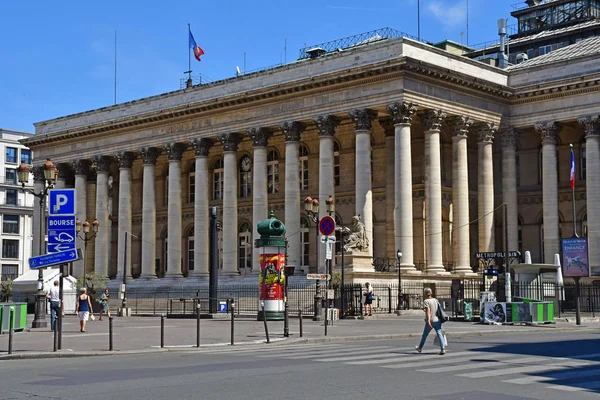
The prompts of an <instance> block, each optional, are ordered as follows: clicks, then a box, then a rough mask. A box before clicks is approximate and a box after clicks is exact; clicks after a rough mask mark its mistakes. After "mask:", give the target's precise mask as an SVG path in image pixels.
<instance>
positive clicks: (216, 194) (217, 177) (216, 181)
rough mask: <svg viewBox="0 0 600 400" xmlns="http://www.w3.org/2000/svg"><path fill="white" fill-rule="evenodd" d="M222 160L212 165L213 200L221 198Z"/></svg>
mask: <svg viewBox="0 0 600 400" xmlns="http://www.w3.org/2000/svg"><path fill="white" fill-rule="evenodd" d="M223 171H224V168H223V158H219V159H218V160H217V161H215V163H214V164H213V200H220V199H222V198H223Z"/></svg>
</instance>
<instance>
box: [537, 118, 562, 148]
mask: <svg viewBox="0 0 600 400" xmlns="http://www.w3.org/2000/svg"><path fill="white" fill-rule="evenodd" d="M560 129H561V124H560V123H559V122H556V121H551V122H542V123H539V124H535V130H536V131H538V133H539V134H540V135H541V136H542V144H556V141H557V138H558V132H559V131H560Z"/></svg>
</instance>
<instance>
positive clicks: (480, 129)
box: [75, 102, 600, 277]
mask: <svg viewBox="0 0 600 400" xmlns="http://www.w3.org/2000/svg"><path fill="white" fill-rule="evenodd" d="M387 111H388V114H389V116H390V117H391V122H392V123H393V127H394V130H393V131H394V159H395V160H394V184H393V187H394V194H393V196H394V202H393V203H394V214H393V218H394V237H395V247H396V248H397V249H400V250H401V251H402V252H403V257H402V263H401V269H402V271H403V272H406V273H414V274H417V273H419V271H417V270H416V268H415V265H414V252H413V248H414V239H413V189H412V185H413V177H412V158H411V153H412V150H411V144H412V140H411V126H412V122H413V121H412V120H413V117H414V116H415V115H416V112H417V106H416V105H415V104H411V103H407V102H398V103H393V104H390V105H389V106H388V107H387ZM348 116H349V118H350V119H351V120H352V121H353V123H354V127H355V135H356V137H355V140H356V142H355V143H356V155H355V173H356V181H355V196H356V197H355V213H356V214H359V215H360V216H361V218H362V220H363V222H364V224H365V228H366V232H367V236H368V239H369V243H370V246H369V254H370V255H372V254H373V204H372V201H373V200H372V186H371V140H370V138H371V129H372V121H373V120H374V119H375V118H376V117H377V113H376V112H374V111H372V110H370V109H356V110H353V111H351V112H350V113H349V114H348ZM444 121H447V122H449V123H450V124H451V126H452V129H453V145H452V154H453V177H452V197H453V201H452V202H453V226H454V227H453V232H452V238H453V243H452V245H453V254H454V255H453V258H454V260H455V269H454V272H456V273H459V274H465V275H468V274H470V273H472V270H471V267H470V259H471V249H470V243H469V242H470V240H469V236H470V235H469V225H470V221H471V218H470V215H469V186H468V164H467V158H468V157H467V137H468V135H469V133H476V134H477V135H478V196H479V198H478V212H477V217H478V219H479V220H478V227H479V246H478V249H477V251H493V250H495V243H494V228H493V226H494V224H493V219H494V217H493V212H494V188H493V159H492V140H493V137H494V134H495V133H496V130H497V127H496V126H494V125H493V124H490V123H483V122H477V123H475V121H473V120H472V119H471V118H470V117H468V116H452V117H447V115H446V113H445V112H444V111H442V110H432V109H429V110H425V112H424V113H423V115H422V125H423V130H424V134H425V141H424V144H425V203H426V206H425V210H426V218H425V235H426V257H425V258H426V259H427V264H428V265H427V271H428V273H433V274H436V273H437V274H445V273H447V272H446V270H445V268H444V266H443V263H442V250H443V249H442V231H443V225H442V184H441V165H440V160H441V157H440V149H441V147H440V146H441V144H440V130H441V126H442V123H443V122H444ZM313 123H314V125H315V126H316V128H317V131H318V134H319V139H320V141H319V142H320V144H319V201H320V203H321V204H325V200H326V199H327V198H328V197H329V196H335V193H334V191H335V182H334V154H333V153H334V152H333V148H334V137H335V130H336V128H337V126H338V125H339V123H340V119H339V118H337V117H335V116H329V115H328V116H320V117H318V118H316V119H314V120H313ZM305 128H306V125H305V124H303V123H301V122H298V121H289V122H284V123H282V124H281V125H280V126H279V129H280V130H281V131H282V132H283V134H284V138H285V151H286V154H285V216H284V222H285V224H286V227H287V232H288V239H289V249H288V262H289V264H290V265H296V266H298V265H300V263H301V237H300V236H301V235H300V230H301V226H300V218H301V199H300V187H299V175H298V174H299V142H300V138H301V135H302V133H303V131H304V130H305ZM247 134H248V136H249V137H250V138H251V139H252V141H253V144H254V148H253V151H254V154H253V163H254V165H253V226H254V237H257V232H256V225H257V224H258V222H260V221H261V220H263V219H265V218H267V215H268V211H267V207H268V191H267V179H266V177H267V145H268V140H269V138H270V137H271V136H272V134H273V130H270V129H268V128H263V127H257V128H251V129H249V130H248V132H247ZM217 138H218V140H219V141H220V142H221V144H222V145H223V153H224V154H223V160H224V182H225V183H224V191H223V204H222V209H223V220H222V222H223V260H222V261H223V272H224V273H225V274H237V263H238V254H237V252H238V232H237V230H238V207H237V199H238V193H237V190H238V182H237V180H238V167H237V154H236V153H237V149H238V144H239V143H240V141H241V140H242V138H243V135H242V134H240V133H226V134H220V135H218V137H217ZM501 138H502V145H503V147H502V148H503V150H502V163H503V178H502V186H503V201H504V202H505V203H507V204H508V213H509V248H511V249H516V247H517V225H518V222H517V200H516V194H517V192H516V170H515V164H516V162H515V157H516V151H515V146H516V139H517V135H516V133H515V131H514V130H512V129H506V130H505V131H504V133H503V135H502V136H501ZM595 138H597V137H595ZM213 143H214V142H213V140H211V139H209V138H197V139H193V140H191V141H190V142H189V143H179V142H178V143H170V144H167V145H166V146H164V148H158V147H144V148H141V149H139V150H137V151H124V152H120V153H118V154H114V155H113V156H104V155H103V156H97V157H94V158H93V160H92V161H93V163H94V164H95V166H96V171H97V190H96V193H95V195H96V218H97V219H98V221H99V222H100V224H101V226H105V227H106V226H108V222H109V221H108V218H109V215H108V195H109V193H108V180H109V165H110V163H111V161H112V160H116V162H117V163H118V165H119V207H118V226H119V229H118V239H117V243H118V245H117V246H118V251H117V274H118V276H122V274H123V270H124V266H125V265H127V266H130V265H131V251H129V252H128V253H127V260H125V258H124V257H125V233H126V232H127V233H129V234H131V230H132V205H131V204H132V201H131V199H132V181H131V180H132V176H131V167H132V164H133V161H134V159H135V158H136V157H137V156H138V155H139V156H140V157H141V158H142V160H143V187H142V232H144V237H143V238H140V240H141V246H142V248H141V266H142V270H141V274H142V277H155V276H156V275H155V264H154V260H155V258H156V234H155V232H156V198H155V193H156V187H155V165H156V161H157V157H158V156H159V155H160V154H161V153H162V152H163V151H164V152H166V154H167V155H168V160H169V161H168V162H169V167H168V168H169V186H168V196H169V202H168V232H169V235H168V238H167V242H168V243H167V265H168V271H167V272H166V275H167V276H174V277H175V276H181V275H182V259H183V252H184V249H183V243H182V203H181V160H182V156H183V153H184V151H186V150H187V149H188V147H189V146H191V147H192V148H193V150H194V154H195V171H196V173H195V204H194V237H195V245H194V263H195V266H194V270H193V271H190V275H192V276H193V275H203V274H207V273H208V270H209V244H208V240H207V238H208V231H209V229H208V227H209V193H210V192H211V191H210V185H209V166H208V160H207V158H208V153H209V149H210V148H211V146H212V145H213ZM545 146H546V144H545ZM596 147H598V144H597V140H596ZM590 150H591V149H589V148H588V151H590ZM544 151H546V150H545V147H544ZM591 151H593V150H591ZM591 151H590V153H591ZM590 158H592V157H590V156H588V160H589V159H590ZM544 161H545V162H546V159H544ZM548 162H549V163H550V162H551V160H549V161H548ZM594 162H596V161H594ZM550 169H551V168H550ZM545 170H546V169H545ZM544 181H546V179H544ZM85 182H86V181H85V174H84V173H83V170H82V171H80V172H79V171H78V170H76V171H75V187H76V189H77V196H78V198H81V199H83V201H78V204H83V206H82V207H83V208H82V209H80V208H79V206H78V210H77V215H78V217H79V219H80V220H84V219H86V216H85V196H86V191H85V187H86V186H85ZM549 185H550V184H549ZM548 190H550V188H547V187H546V186H544V193H546V192H547V191H548ZM597 191H598V199H600V186H599V187H598V190H597ZM555 193H556V192H555ZM388 195H391V194H388ZM78 200H79V199H78ZM320 209H321V215H320V217H322V216H324V215H326V213H327V211H326V210H325V207H321V208H320ZM546 212H547V211H546V203H544V220H545V222H546ZM548 213H550V211H548ZM80 214H81V216H80ZM596 215H598V216H600V212H599V213H597V214H596ZM548 220H551V216H550V215H548ZM598 233H600V232H598ZM598 233H597V234H598ZM599 236H600V235H599ZM108 237H109V236H108V229H101V230H100V231H99V233H98V236H97V238H96V243H95V270H96V272H97V273H98V274H102V275H105V274H107V273H108V263H109V243H108ZM322 264H323V263H322V261H320V265H322ZM253 269H254V270H255V271H257V270H259V269H260V266H259V260H258V252H253ZM127 273H128V274H131V270H130V269H129V270H128V271H127Z"/></svg>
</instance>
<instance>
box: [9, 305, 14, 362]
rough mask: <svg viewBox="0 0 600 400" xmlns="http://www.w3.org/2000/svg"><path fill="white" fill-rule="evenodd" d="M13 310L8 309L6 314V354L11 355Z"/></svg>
mask: <svg viewBox="0 0 600 400" xmlns="http://www.w3.org/2000/svg"><path fill="white" fill-rule="evenodd" d="M14 313H15V312H14V310H13V309H12V308H10V311H9V312H8V318H9V319H8V354H12V351H13V328H14V326H13V318H14Z"/></svg>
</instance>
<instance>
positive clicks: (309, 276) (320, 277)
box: [306, 274, 331, 280]
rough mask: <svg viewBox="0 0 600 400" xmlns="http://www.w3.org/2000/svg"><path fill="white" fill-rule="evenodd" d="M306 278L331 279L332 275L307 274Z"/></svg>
mask: <svg viewBox="0 0 600 400" xmlns="http://www.w3.org/2000/svg"><path fill="white" fill-rule="evenodd" d="M306 279H326V280H330V279H331V275H329V274H306Z"/></svg>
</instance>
